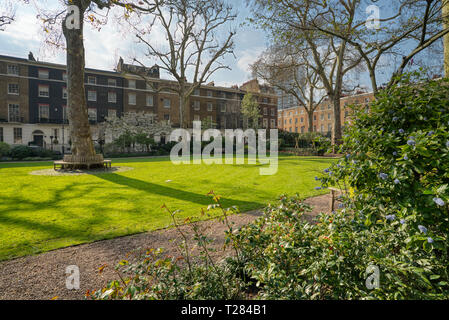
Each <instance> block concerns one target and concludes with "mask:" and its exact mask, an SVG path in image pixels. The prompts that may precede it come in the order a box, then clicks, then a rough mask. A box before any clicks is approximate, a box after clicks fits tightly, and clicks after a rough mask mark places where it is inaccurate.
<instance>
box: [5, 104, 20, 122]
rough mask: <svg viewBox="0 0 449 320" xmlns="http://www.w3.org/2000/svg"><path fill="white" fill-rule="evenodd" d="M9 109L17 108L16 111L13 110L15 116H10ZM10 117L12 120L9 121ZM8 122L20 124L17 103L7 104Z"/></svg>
mask: <svg viewBox="0 0 449 320" xmlns="http://www.w3.org/2000/svg"><path fill="white" fill-rule="evenodd" d="M11 107H17V110H14V113H15V114H11ZM11 117H14V119H12V120H11ZM8 122H20V105H19V104H17V103H8Z"/></svg>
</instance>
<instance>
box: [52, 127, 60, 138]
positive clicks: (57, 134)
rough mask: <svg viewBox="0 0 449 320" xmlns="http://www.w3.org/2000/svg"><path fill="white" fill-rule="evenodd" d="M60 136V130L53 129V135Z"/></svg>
mask: <svg viewBox="0 0 449 320" xmlns="http://www.w3.org/2000/svg"><path fill="white" fill-rule="evenodd" d="M58 136H59V130H58V129H53V137H55V138H58Z"/></svg>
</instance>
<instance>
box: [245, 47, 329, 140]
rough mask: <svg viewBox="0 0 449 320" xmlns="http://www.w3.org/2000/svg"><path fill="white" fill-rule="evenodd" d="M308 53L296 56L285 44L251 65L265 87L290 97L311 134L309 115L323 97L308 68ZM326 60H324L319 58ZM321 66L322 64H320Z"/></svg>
mask: <svg viewBox="0 0 449 320" xmlns="http://www.w3.org/2000/svg"><path fill="white" fill-rule="evenodd" d="M308 54H310V52H307V51H304V50H301V51H300V52H297V51H296V50H295V49H294V48H291V47H290V46H288V45H286V44H283V45H282V44H276V45H273V46H272V47H270V48H269V49H268V50H267V51H265V52H264V53H262V55H261V56H260V57H259V59H258V60H256V61H255V62H254V63H253V64H252V65H251V70H252V73H253V75H254V76H255V77H256V78H259V79H262V80H264V81H265V82H267V83H269V84H270V86H272V87H273V88H275V89H277V90H278V91H280V92H282V93H284V94H287V95H291V96H292V97H294V98H295V100H296V102H297V103H298V105H299V106H302V107H303V108H304V109H305V111H306V113H307V117H308V123H309V125H308V131H309V132H312V131H313V113H314V112H315V110H316V108H317V107H318V105H319V104H320V103H321V102H322V101H323V99H324V98H325V95H323V94H321V95H320V93H321V91H322V90H323V89H324V88H323V87H322V85H321V80H320V76H319V75H318V73H317V72H316V71H315V69H314V68H313V67H312V65H310V62H309V59H310V58H311V57H310V56H308ZM323 57H324V58H326V56H323ZM323 64H326V62H324V61H323Z"/></svg>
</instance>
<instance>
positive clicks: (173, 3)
mask: <svg viewBox="0 0 449 320" xmlns="http://www.w3.org/2000/svg"><path fill="white" fill-rule="evenodd" d="M137 11H138V10H137ZM152 17H154V18H153V19H152V21H151V23H150V24H149V26H148V27H147V28H145V29H140V30H138V29H137V28H136V30H137V32H136V37H137V38H138V39H139V41H140V42H141V43H142V44H144V45H145V46H146V49H147V53H146V57H147V58H149V59H156V61H157V63H159V65H160V68H161V69H162V70H164V71H166V72H168V73H169V74H170V75H171V76H173V77H174V78H175V80H176V82H177V85H176V86H174V87H171V88H170V89H171V90H172V91H173V92H175V93H176V94H177V95H178V96H179V117H180V125H181V126H182V127H187V126H188V124H187V118H186V115H185V114H186V107H187V104H188V101H189V98H190V96H191V95H192V94H193V92H194V91H195V90H196V89H198V88H199V87H200V86H201V85H202V84H204V83H206V82H207V81H208V79H209V78H210V76H211V75H212V74H214V73H215V72H216V71H217V70H220V69H230V68H229V66H227V65H225V64H223V63H222V62H221V61H220V60H221V59H222V58H224V57H225V56H226V55H227V54H232V53H233V48H234V41H233V37H234V35H235V31H233V30H228V31H227V30H226V29H225V28H226V27H227V24H228V23H229V22H231V21H233V20H234V19H235V18H236V15H235V13H234V12H233V10H232V7H231V6H229V5H227V4H226V3H225V2H224V1H223V0H155V1H154V11H152ZM155 28H160V29H162V30H163V33H164V35H165V40H166V41H165V43H164V44H163V45H158V44H155V43H154V42H153V41H152V39H151V37H152V34H151V30H153V29H155ZM135 61H136V62H138V63H139V64H140V65H142V66H143V65H144V64H143V63H142V62H141V61H139V60H138V59H135ZM189 77H190V78H191V79H192V80H191V81H190V83H189V82H188V80H187V79H188V78H189Z"/></svg>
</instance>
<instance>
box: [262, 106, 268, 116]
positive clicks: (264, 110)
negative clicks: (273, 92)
mask: <svg viewBox="0 0 449 320" xmlns="http://www.w3.org/2000/svg"><path fill="white" fill-rule="evenodd" d="M263 115H264V116H266V115H268V108H267V107H265V108H263Z"/></svg>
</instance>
